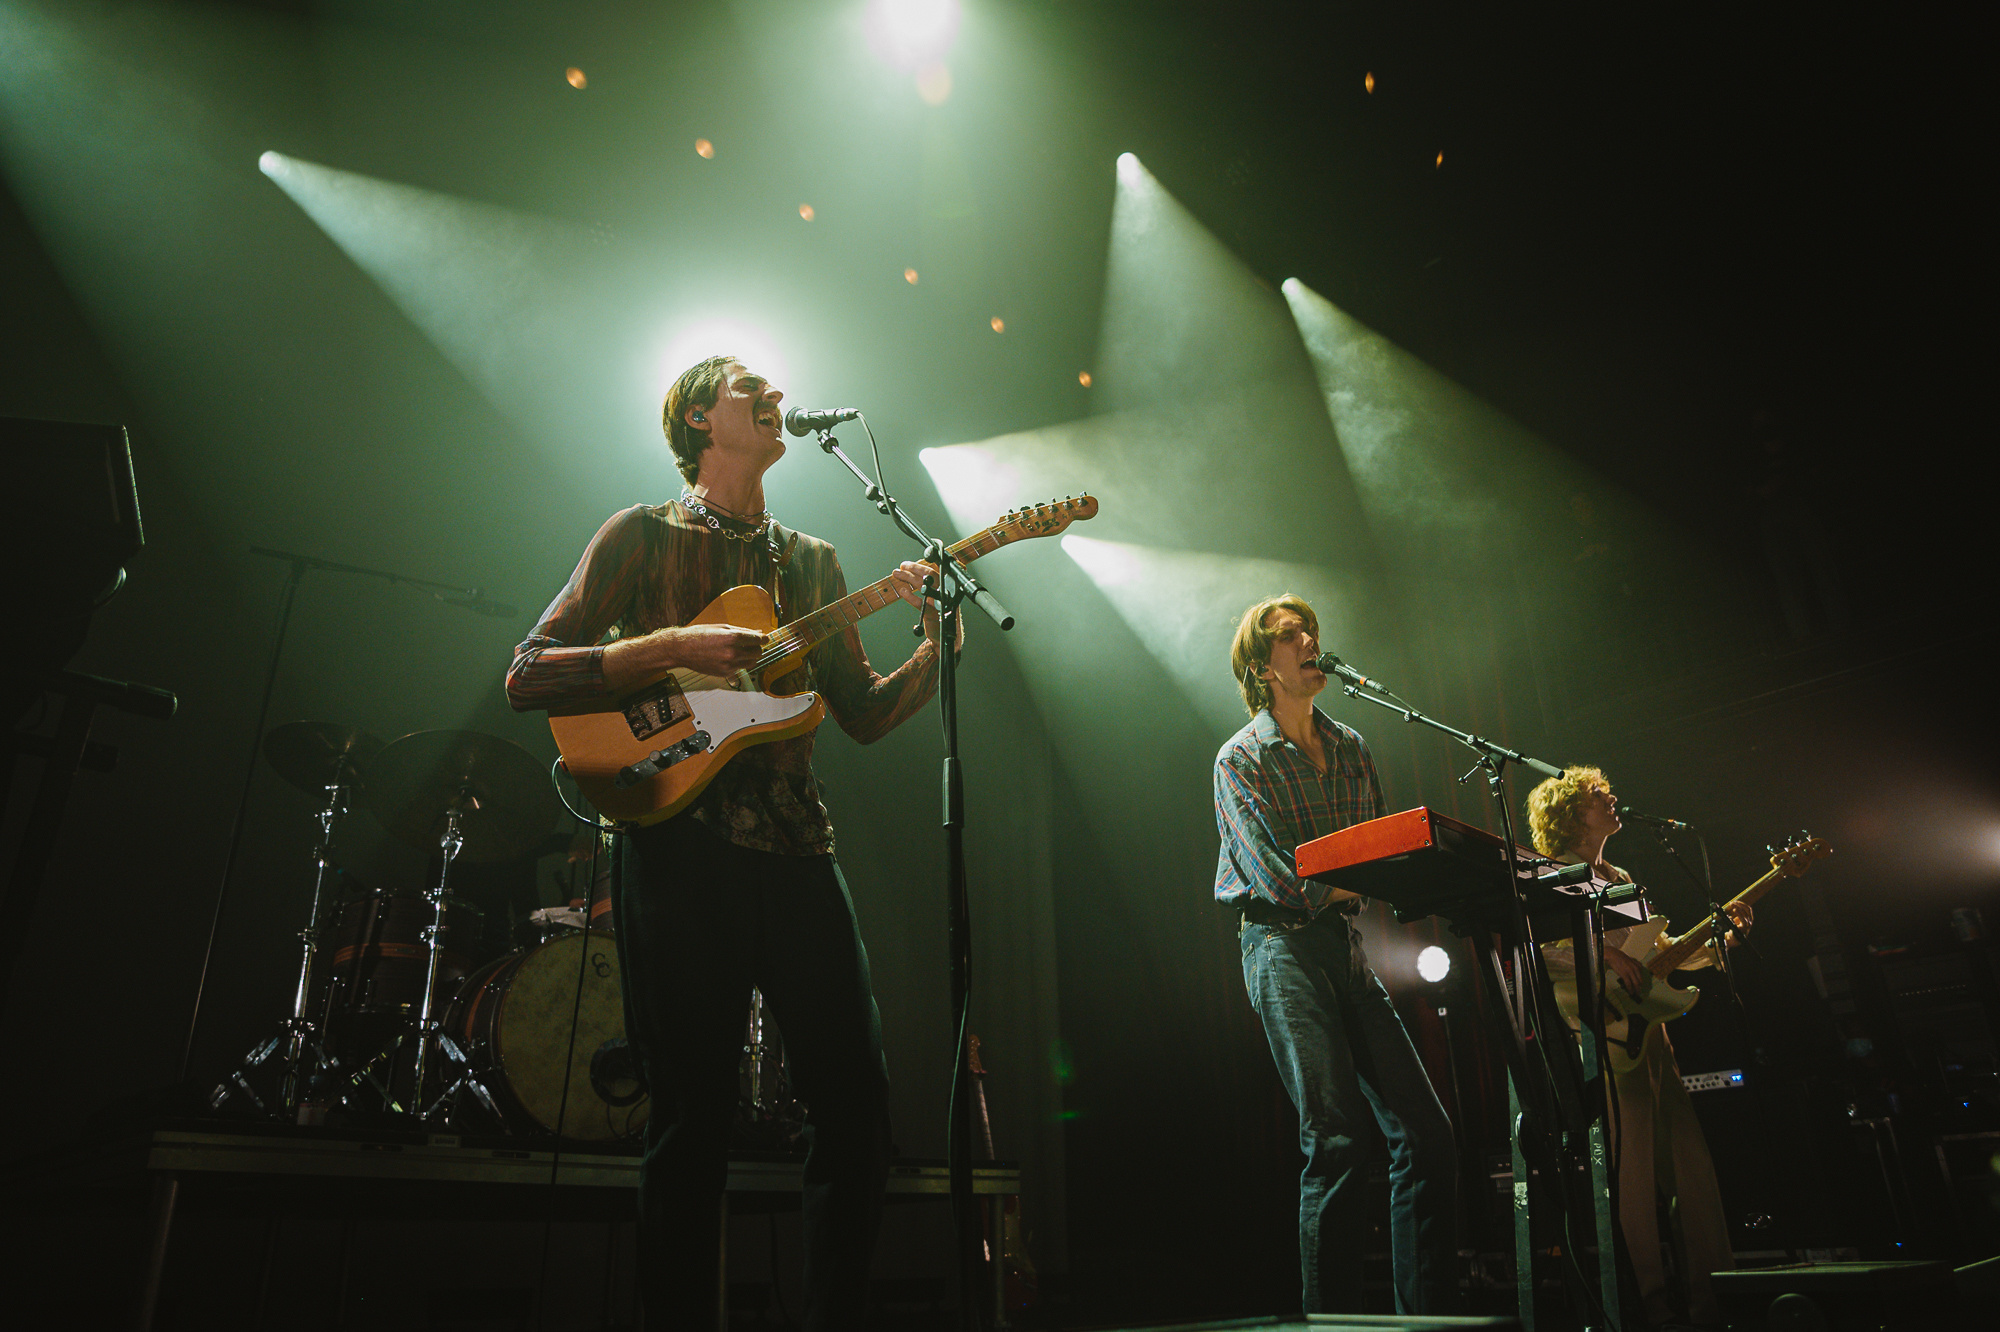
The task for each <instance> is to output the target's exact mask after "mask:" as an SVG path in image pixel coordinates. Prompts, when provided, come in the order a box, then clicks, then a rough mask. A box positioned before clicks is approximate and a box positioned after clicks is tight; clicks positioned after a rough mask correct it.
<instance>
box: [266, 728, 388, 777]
mask: <svg viewBox="0 0 2000 1332" xmlns="http://www.w3.org/2000/svg"><path fill="white" fill-rule="evenodd" d="M381 752H382V742H381V741H380V740H377V739H376V738H375V737H374V736H372V735H370V734H368V732H366V731H364V730H362V729H361V728H360V727H358V726H343V725H342V724H341V723H339V722H316V721H295V722H286V723H285V724H284V725H283V726H273V727H272V728H271V729H270V730H268V731H266V732H265V733H264V758H265V761H266V762H268V763H269V764H270V765H271V766H272V767H273V768H275V769H277V772H278V775H279V776H280V777H282V778H284V779H285V780H286V781H288V782H290V783H291V784H292V785H293V786H296V787H298V788H299V789H300V790H301V791H310V792H312V793H313V794H314V795H318V794H320V793H321V792H323V791H325V790H326V788H327V787H329V786H333V785H336V784H345V785H348V786H359V785H361V775H362V774H363V773H364V772H366V771H367V769H368V765H369V764H370V763H372V762H373V761H374V759H375V756H376V755H377V754H379V753H381Z"/></svg>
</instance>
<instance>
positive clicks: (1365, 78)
mask: <svg viewBox="0 0 2000 1332" xmlns="http://www.w3.org/2000/svg"><path fill="white" fill-rule="evenodd" d="M1361 86H1362V87H1364V88H1366V89H1367V90H1368V91H1369V92H1374V91H1375V73H1374V71H1373V70H1370V71H1369V72H1368V73H1366V74H1364V75H1362V76H1361Z"/></svg>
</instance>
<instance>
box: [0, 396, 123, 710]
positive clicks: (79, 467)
mask: <svg viewBox="0 0 2000 1332" xmlns="http://www.w3.org/2000/svg"><path fill="white" fill-rule="evenodd" d="M0 478H4V484H0V605H5V606H6V607H7V611H8V615H9V617H10V618H11V620H12V623H13V625H14V627H15V629H16V633H15V635H14V645H13V647H12V649H10V652H9V654H8V660H7V665H6V668H5V675H4V677H0V723H6V724H11V723H12V722H13V721H14V719H15V718H16V717H18V716H19V715H20V712H21V709H22V708H23V707H25V706H26V705H27V703H28V702H29V701H30V700H31V699H32V698H33V697H34V696H35V695H36V694H37V693H38V692H39V690H40V687H41V686H40V681H41V679H42V678H43V677H45V676H46V675H47V674H48V673H49V672H52V671H58V670H61V669H62V668H63V667H64V666H66V665H68V664H69V660H70V658H71V657H73V656H75V655H76V650H77V649H78V648H80V647H82V646H83V636H84V633H85V632H86V631H87V630H88V629H89V627H90V616H91V613H92V612H93V611H95V610H96V609H97V607H99V606H101V605H103V604H104V602H105V601H106V599H108V598H109V597H110V596H111V594H112V593H113V592H116V591H117V590H118V588H119V587H120V586H121V585H122V584H123V583H124V580H125V564H126V562H127V561H128V560H130V559H131V558H132V557H133V556H134V555H135V554H137V553H138V551H139V547H140V546H141V545H142V544H144V542H145V534H144V532H143V530H142V529H141V527H140V523H139V492H138V488H137V486H136V485H135V483H134V481H133V478H132V446H131V443H130V441H128V440H127V439H126V437H125V427H123V426H115V425H86V424H81V423H78V422H73V421H27V420H19V419H15V418H9V417H0Z"/></svg>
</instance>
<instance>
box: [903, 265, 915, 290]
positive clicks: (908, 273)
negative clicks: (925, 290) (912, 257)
mask: <svg viewBox="0 0 2000 1332" xmlns="http://www.w3.org/2000/svg"><path fill="white" fill-rule="evenodd" d="M903 281H905V282H907V283H909V284H910V285H911V286H913V287H914V286H916V285H917V270H916V269H914V268H906V269H904V270H903Z"/></svg>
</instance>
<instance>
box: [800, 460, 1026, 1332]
mask: <svg viewBox="0 0 2000 1332" xmlns="http://www.w3.org/2000/svg"><path fill="white" fill-rule="evenodd" d="M865 428H866V427H865V425H864V429H865ZM869 438H870V439H871V440H872V439H873V438H874V436H873V434H872V432H871V434H870V436H869ZM817 442H818V444H819V446H820V448H822V449H823V450H825V451H826V452H827V453H829V454H831V455H832V456H834V457H835V458H838V459H839V460H840V462H841V465H842V466H844V467H846V468H847V470H848V471H850V472H852V473H854V476H855V479H856V480H858V481H860V482H861V487H862V493H863V494H864V495H866V496H867V498H868V500H869V501H870V502H871V503H873V504H874V506H875V508H876V509H877V511H879V512H880V513H882V514H883V515H884V516H885V517H887V518H888V519H889V520H890V521H891V522H893V523H895V525H896V526H897V528H898V529H899V530H900V531H902V532H903V533H904V534H905V535H906V536H908V537H909V538H910V539H911V540H912V541H915V542H917V543H918V544H919V545H921V546H922V547H923V548H924V559H925V560H926V561H927V562H929V563H930V564H931V565H933V566H934V567H935V568H936V569H937V574H936V576H935V577H926V578H925V579H924V595H925V597H926V598H928V599H929V600H932V601H935V602H936V603H937V606H938V710H939V713H940V714H941V718H942V721H943V725H944V788H943V790H944V833H945V901H946V913H947V935H946V946H947V948H948V949H949V951H950V960H949V966H950V973H951V1015H952V1017H951V1020H952V1033H953V1036H952V1039H953V1050H954V1053H953V1068H952V1077H951V1108H950V1116H951V1118H950V1123H949V1125H948V1126H947V1141H948V1144H949V1145H948V1149H947V1157H948V1159H949V1162H950V1174H951V1213H952V1223H953V1226H954V1228H955V1231H956V1239H957V1249H958V1278H959V1322H960V1325H961V1326H962V1327H966V1328H974V1327H977V1326H978V1321H979V1320H978V1314H977V1312H976V1311H977V1309H978V1308H979V1301H978V1298H977V1292H978V1291H979V1289H980V1285H981V1282H980V1268H981V1267H982V1266H983V1264H984V1263H985V1262H986V1261H987V1255H986V1254H985V1253H984V1251H983V1247H982V1244H983V1239H982V1236H981V1233H980V1227H979V1217H978V1214H977V1211H976V1210H975V1208H976V1203H975V1200H974V1198H973V1195H972V1113H973V1094H972V1074H971V1068H972V1064H971V1060H970V1059H969V1058H968V1053H967V1049H966V1031H967V1015H968V1014H969V1013H970V1011H971V1000H972V912H971V906H970V902H969V900H968V898H967V895H966V881H965V783H964V777H963V774H962V773H961V771H960V767H959V760H958V653H957V650H956V643H957V638H958V623H959V618H958V617H959V615H960V606H961V604H962V603H963V602H964V601H966V600H967V599H970V600H971V601H972V602H973V604H975V605H977V606H978V607H979V608H980V609H981V610H983V611H985V612H986V613H987V614H988V615H990V616H992V617H993V622H994V623H995V624H997V625H999V626H1000V628H1001V629H1003V630H1006V629H1011V628H1013V627H1014V617H1013V616H1012V615H1011V614H1009V613H1008V611H1007V608H1006V607H1005V606H1003V605H1001V604H1000V601H999V599H998V598H996V597H995V596H994V595H993V594H992V593H991V592H988V591H987V590H986V589H985V588H984V587H983V586H981V585H980V583H979V580H977V579H976V578H974V577H973V576H972V575H971V573H969V572H967V570H966V568H965V566H964V565H963V564H961V563H959V562H958V561H957V560H955V559H953V558H952V557H951V553H950V551H948V550H947V549H946V548H945V544H944V542H942V541H937V540H934V539H933V538H931V537H930V536H929V535H927V534H926V533H925V532H924V530H923V529H922V528H921V527H919V526H917V524H916V522H915V520H913V519H912V518H911V517H910V516H909V515H908V514H907V513H905V512H904V511H903V507H902V505H900V504H898V503H897V502H896V499H895V497H894V496H892V495H891V494H889V492H888V491H887V490H885V489H883V488H882V484H881V482H880V480H879V479H878V480H870V479H869V476H868V474H867V473H866V472H864V471H862V470H861V469H860V468H859V467H857V466H855V464H854V460H853V459H852V458H849V457H848V456H847V454H846V453H845V452H843V451H842V449H841V447H840V441H839V440H837V439H835V438H834V437H833V434H832V432H831V431H828V430H821V431H819V432H818V441H817ZM876 471H877V472H878V473H879V472H880V471H881V462H880V459H879V457H878V459H877V462H876ZM996 1233H997V1232H996ZM991 1259H992V1261H994V1262H998V1261H999V1253H998V1251H997V1248H996V1251H995V1252H994V1253H993V1254H992V1255H991Z"/></svg>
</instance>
